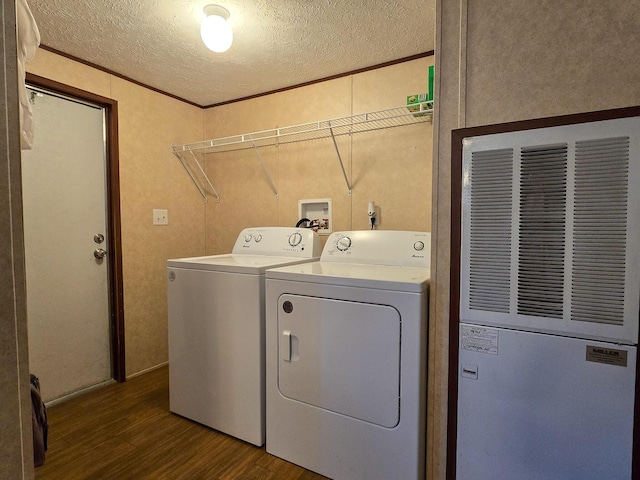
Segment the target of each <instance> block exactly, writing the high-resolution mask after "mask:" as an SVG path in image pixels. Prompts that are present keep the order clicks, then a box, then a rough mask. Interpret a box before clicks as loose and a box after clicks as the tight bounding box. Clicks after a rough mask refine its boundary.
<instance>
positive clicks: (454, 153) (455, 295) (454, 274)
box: [446, 106, 640, 480]
mask: <svg viewBox="0 0 640 480" xmlns="http://www.w3.org/2000/svg"><path fill="white" fill-rule="evenodd" d="M637 116H640V106H632V107H625V108H617V109H611V110H599V111H594V112H586V113H577V114H570V115H561V116H556V117H545V118H538V119H532V120H523V121H518V122H509V123H501V124H494V125H484V126H478V127H469V128H460V129H456V130H452V131H451V244H450V248H451V260H450V261H451V271H450V286H449V288H450V296H449V302H450V304H449V372H448V380H449V387H448V394H449V395H448V413H447V424H448V426H447V460H446V464H447V473H446V479H447V480H455V478H456V445H457V421H458V408H457V405H458V370H459V368H458V353H459V352H458V350H459V338H458V337H459V326H460V262H461V238H462V237H461V234H462V229H461V221H462V154H463V141H464V139H465V138H468V137H476V136H481V135H492V134H497V133H507V132H515V131H522V130H533V129H536V128H546V127H558V126H562V125H572V124H579V123H587V122H597V121H602V120H612V119H616V118H626V117H637ZM635 392H636V393H635V398H636V402H635V408H634V426H633V455H632V459H633V460H632V474H631V477H632V478H640V454H639V452H640V356H637V358H636V385H635Z"/></svg>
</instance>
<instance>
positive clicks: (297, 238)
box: [289, 232, 302, 247]
mask: <svg viewBox="0 0 640 480" xmlns="http://www.w3.org/2000/svg"><path fill="white" fill-rule="evenodd" d="M301 241H302V235H301V234H299V233H297V232H296V233H292V234H291V235H289V245H291V246H292V247H296V246H298V245H300V242H301Z"/></svg>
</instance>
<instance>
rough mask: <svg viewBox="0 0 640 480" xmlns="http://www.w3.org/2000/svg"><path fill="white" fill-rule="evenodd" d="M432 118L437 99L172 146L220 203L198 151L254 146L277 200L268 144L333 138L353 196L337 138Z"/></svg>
mask: <svg viewBox="0 0 640 480" xmlns="http://www.w3.org/2000/svg"><path fill="white" fill-rule="evenodd" d="M410 108H411V109H410ZM432 120H433V101H429V102H422V103H418V104H414V105H411V107H408V106H406V105H404V106H400V107H394V108H389V109H386V110H379V111H375V112H368V113H361V114H356V115H350V116H347V117H339V118H334V119H330V120H321V121H318V122H311V123H305V124H301V125H293V126H290V127H282V128H274V129H271V130H263V131H261V132H252V133H244V134H240V135H233V136H229V137H222V138H215V139H211V140H205V141H203V142H195V143H189V144H184V145H174V146H173V147H172V148H173V152H174V154H175V155H176V156H177V157H178V158H179V159H180V162H181V163H182V165H183V166H184V168H185V170H186V171H187V173H188V174H189V176H190V177H191V180H192V181H193V182H194V183H195V184H196V187H197V188H198V191H199V192H200V195H201V196H202V197H203V198H204V200H205V201H206V200H207V191H208V190H210V191H211V193H212V194H213V195H214V196H215V197H216V200H217V201H218V202H220V196H219V195H218V193H217V192H216V190H215V188H214V187H213V185H212V184H211V182H210V181H209V179H208V177H207V175H206V174H205V172H204V169H203V168H202V165H201V164H200V162H199V161H198V159H197V157H196V155H195V153H198V154H202V155H203V156H206V155H208V154H211V153H222V152H231V151H237V150H246V149H253V150H255V152H256V154H257V156H258V160H259V161H260V165H261V166H262V169H263V170H264V172H265V174H266V176H267V179H268V180H269V184H270V185H271V189H272V190H273V192H274V193H275V196H276V199H278V197H279V195H278V190H277V188H276V186H275V183H274V182H273V179H272V178H271V175H270V174H269V171H268V170H267V167H266V165H265V163H264V161H263V159H262V155H261V154H260V148H261V147H267V146H279V145H285V144H288V143H296V142H304V141H308V140H317V139H322V138H331V139H332V141H333V145H334V147H335V150H336V154H337V155H338V161H339V162H340V168H341V169H342V174H343V176H344V181H345V183H346V184H347V189H348V194H349V195H351V191H352V185H351V182H350V180H349V177H348V175H347V172H346V169H345V167H344V162H343V161H342V156H341V155H340V150H339V149H338V143H337V141H336V137H339V136H342V135H352V134H356V133H361V132H371V131H374V130H384V129H388V128H393V127H402V126H407V125H417V124H423V123H426V122H431V121H432ZM187 152H188V154H189V156H190V157H191V158H192V160H193V162H194V163H195V166H196V167H197V172H199V174H197V173H195V172H194V171H193V169H192V168H190V167H189V166H188V162H186V161H185V159H184V157H183V155H184V154H187ZM199 176H201V177H202V180H201V181H200V180H199V179H198V177H199Z"/></svg>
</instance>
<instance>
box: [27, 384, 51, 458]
mask: <svg viewBox="0 0 640 480" xmlns="http://www.w3.org/2000/svg"><path fill="white" fill-rule="evenodd" d="M30 381H31V406H32V413H31V423H32V426H33V463H34V465H35V466H36V467H39V466H41V465H42V464H44V457H45V452H46V451H47V436H48V435H49V425H48V424H47V408H46V407H45V406H44V403H43V401H42V397H41V396H40V380H38V377H36V376H35V375H34V374H31V375H30Z"/></svg>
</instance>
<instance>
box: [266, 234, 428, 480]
mask: <svg viewBox="0 0 640 480" xmlns="http://www.w3.org/2000/svg"><path fill="white" fill-rule="evenodd" d="M430 240H431V237H430V234H429V233H422V232H399V231H351V232H337V233H333V234H332V235H331V236H330V237H329V239H328V240H327V243H326V246H325V248H324V250H323V252H322V257H321V258H320V261H317V262H311V263H306V264H303V265H295V266H288V267H281V268H275V269H269V270H267V273H266V308H267V312H266V319H267V325H266V326H267V332H266V339H267V444H266V448H267V452H269V453H271V454H273V455H276V456H278V457H281V458H283V459H285V460H288V461H290V462H293V463H295V464H298V465H300V466H302V467H304V468H306V469H309V470H313V471H315V472H317V473H320V474H322V475H325V476H327V477H330V478H332V479H337V480H354V479H362V480H364V479H366V480H376V479H378V480H388V479H391V478H393V479H404V480H414V479H423V478H424V472H425V430H426V380H427V376H426V372H427V354H426V352H427V308H428V306H427V303H428V284H429V277H430V269H429V265H430V258H429V257H430V251H431V241H430Z"/></svg>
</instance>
